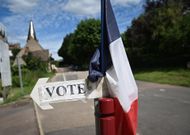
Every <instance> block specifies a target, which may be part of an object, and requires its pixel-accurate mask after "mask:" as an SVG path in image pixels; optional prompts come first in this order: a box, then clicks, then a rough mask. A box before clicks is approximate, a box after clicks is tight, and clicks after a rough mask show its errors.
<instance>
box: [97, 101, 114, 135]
mask: <svg viewBox="0 0 190 135" xmlns="http://www.w3.org/2000/svg"><path fill="white" fill-rule="evenodd" d="M95 116H96V135H116V130H115V116H114V100H113V99H112V98H100V99H96V100H95Z"/></svg>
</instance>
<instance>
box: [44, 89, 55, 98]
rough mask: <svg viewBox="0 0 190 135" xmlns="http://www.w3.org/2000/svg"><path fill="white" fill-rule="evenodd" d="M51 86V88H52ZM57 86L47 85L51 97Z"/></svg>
mask: <svg viewBox="0 0 190 135" xmlns="http://www.w3.org/2000/svg"><path fill="white" fill-rule="evenodd" d="M50 88H51V89H50ZM54 89H55V87H47V88H46V90H47V92H48V94H49V96H50V97H51V96H52V95H53V91H54Z"/></svg>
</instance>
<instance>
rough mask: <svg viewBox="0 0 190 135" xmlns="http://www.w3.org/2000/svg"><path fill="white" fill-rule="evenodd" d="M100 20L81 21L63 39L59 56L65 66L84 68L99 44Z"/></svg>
mask: <svg viewBox="0 0 190 135" xmlns="http://www.w3.org/2000/svg"><path fill="white" fill-rule="evenodd" d="M100 34H101V30H100V20H96V19H87V20H82V21H81V22H80V23H79V24H78V25H77V28H76V30H75V31H74V33H71V34H69V35H67V36H66V37H65V38H64V41H63V43H62V46H61V48H60V49H59V51H58V54H59V56H61V57H63V59H64V63H65V64H73V65H77V66H79V67H81V68H86V67H87V66H88V64H89V61H90V58H91V56H92V55H93V53H94V51H95V49H96V48H97V47H98V46H99V44H100Z"/></svg>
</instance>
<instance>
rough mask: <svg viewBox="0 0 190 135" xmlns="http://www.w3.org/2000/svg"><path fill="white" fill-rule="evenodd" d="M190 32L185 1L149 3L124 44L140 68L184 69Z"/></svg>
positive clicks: (128, 32)
mask: <svg viewBox="0 0 190 135" xmlns="http://www.w3.org/2000/svg"><path fill="white" fill-rule="evenodd" d="M189 32H190V31H189V20H188V15H185V16H184V3H183V2H182V1H175V0H157V1H152V0H148V1H147V4H146V6H145V13H144V14H142V15H141V16H140V17H138V18H137V19H135V20H133V22H132V26H131V27H130V28H129V29H128V30H127V31H126V32H125V33H124V39H126V40H124V42H125V44H126V45H127V47H126V48H127V50H128V52H129V57H130V58H131V61H132V62H134V63H135V62H137V63H139V65H140V66H144V65H146V64H149V66H150V65H151V64H152V65H157V66H163V65H166V66H168V65H171V66H173V65H176V66H177V65H184V64H185V63H186V62H187V58H188V57H189V51H188V46H189V44H190V42H189V40H188V39H189V38H188V39H187V37H188V33H189Z"/></svg>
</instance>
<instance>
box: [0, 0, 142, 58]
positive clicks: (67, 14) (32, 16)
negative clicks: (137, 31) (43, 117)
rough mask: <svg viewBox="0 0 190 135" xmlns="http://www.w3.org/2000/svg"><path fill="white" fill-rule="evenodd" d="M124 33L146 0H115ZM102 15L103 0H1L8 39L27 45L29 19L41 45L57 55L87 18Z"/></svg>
mask: <svg viewBox="0 0 190 135" xmlns="http://www.w3.org/2000/svg"><path fill="white" fill-rule="evenodd" d="M111 3H112V6H113V10H114V13H115V17H116V20H117V23H118V26H119V30H120V33H122V32H124V31H125V30H126V29H127V28H128V27H129V26H130V25H131V21H132V20H133V19H134V18H137V17H138V16H139V15H140V14H141V13H142V12H143V11H144V10H143V5H144V0H111ZM88 18H96V19H99V18H100V0H0V23H2V24H3V25H4V26H5V27H6V31H7V35H8V41H9V42H10V43H20V44H21V47H23V46H25V44H26V39H27V34H28V27H29V21H30V20H32V21H33V23H34V27H35V31H36V36H37V39H38V40H39V43H40V44H41V46H42V47H43V48H45V49H49V51H50V53H51V54H52V56H53V58H55V59H57V60H58V59H61V58H60V57H59V56H58V55H57V51H58V49H59V48H60V47H61V44H62V42H63V39H64V37H65V36H66V34H69V33H71V32H74V30H75V29H76V26H77V24H78V23H79V22H80V21H81V20H84V19H88Z"/></svg>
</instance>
